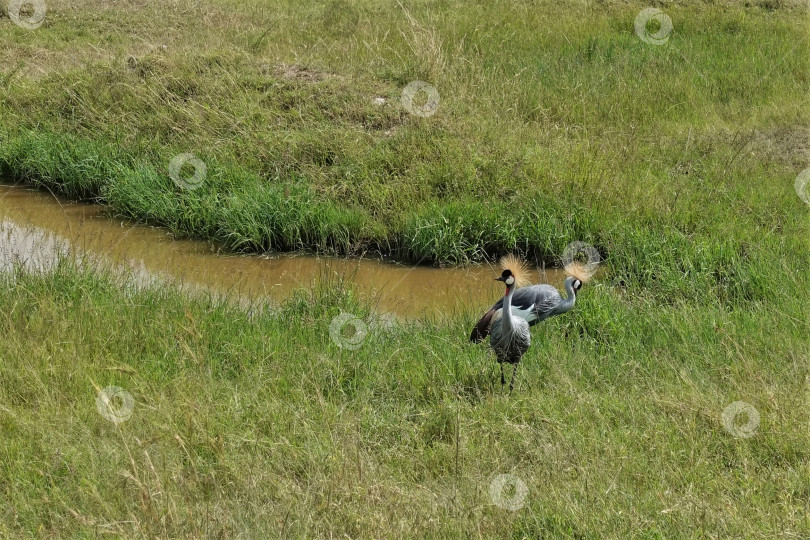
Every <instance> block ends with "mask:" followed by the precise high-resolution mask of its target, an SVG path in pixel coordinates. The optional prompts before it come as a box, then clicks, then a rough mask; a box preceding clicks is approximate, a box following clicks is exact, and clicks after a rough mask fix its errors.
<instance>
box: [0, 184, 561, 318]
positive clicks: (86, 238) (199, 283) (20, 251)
mask: <svg viewBox="0 0 810 540" xmlns="http://www.w3.org/2000/svg"><path fill="white" fill-rule="evenodd" d="M216 251H217V250H216V248H215V246H213V245H212V244H211V243H209V242H202V241H196V240H178V239H176V238H174V237H173V236H172V235H170V234H169V233H167V232H166V231H165V230H163V229H160V228H156V227H149V226H145V225H141V224H137V223H132V222H127V221H121V220H120V219H114V218H111V217H110V216H109V215H108V212H107V209H106V208H105V207H104V206H101V205H93V204H83V203H73V202H67V201H64V200H61V199H58V198H56V197H54V196H52V195H50V194H48V193H46V192H43V191H37V190H32V189H29V188H26V187H21V186H12V185H2V184H0V269H4V270H5V269H8V268H11V267H12V266H13V265H14V264H22V265H23V266H25V267H27V268H30V269H47V268H49V267H51V266H52V265H53V264H54V263H55V262H56V261H57V260H58V258H59V256H60V254H62V255H69V256H77V257H79V258H81V259H82V260H85V261H88V260H89V261H95V262H100V261H103V262H105V263H108V264H111V265H112V266H113V267H115V268H124V269H127V270H128V272H127V274H128V275H131V276H133V277H134V278H135V279H136V281H137V282H139V283H148V282H151V281H171V282H175V283H177V284H179V285H181V286H182V287H183V288H191V289H200V290H207V291H211V292H214V293H218V294H224V295H226V296H233V297H234V298H239V299H242V300H244V299H252V300H260V301H261V300H270V301H271V302H281V301H283V300H284V299H285V298H287V297H289V296H290V294H291V293H292V291H293V290H295V289H296V288H305V289H311V288H312V287H314V286H315V285H316V284H317V283H318V282H319V281H320V280H323V279H331V280H335V279H340V278H343V279H346V280H347V281H351V282H352V283H354V285H355V289H356V291H357V292H358V293H359V294H360V295H361V296H363V297H365V298H367V299H370V300H373V301H374V302H375V305H376V306H377V311H379V312H381V313H390V314H392V315H395V316H397V317H405V318H413V317H418V316H423V315H428V316H441V315H443V314H448V313H453V312H457V311H467V310H471V311H473V312H478V311H482V310H484V309H485V308H487V307H488V306H489V305H491V304H492V303H493V302H494V301H495V300H497V299H498V298H499V296H500V295H501V294H503V289H502V285H501V284H500V283H498V282H496V281H494V278H495V277H496V276H497V275H499V274H500V269H499V268H496V267H495V266H491V265H482V266H474V267H469V268H432V267H426V266H408V265H396V264H391V263H387V262H382V261H379V260H369V259H341V258H333V257H316V256H311V255H273V256H256V255H234V254H221V253H217V252H216ZM533 272H534V273H535V274H536V276H535V279H534V280H533V281H534V282H535V283H551V284H552V285H555V286H557V287H560V286H561V284H562V281H563V279H564V277H565V274H564V271H562V270H557V269H546V270H540V269H538V270H535V271H533Z"/></svg>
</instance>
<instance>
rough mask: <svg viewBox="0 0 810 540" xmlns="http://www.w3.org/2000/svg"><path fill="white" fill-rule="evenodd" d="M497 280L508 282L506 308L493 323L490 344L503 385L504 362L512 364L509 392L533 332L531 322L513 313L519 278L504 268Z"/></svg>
mask: <svg viewBox="0 0 810 540" xmlns="http://www.w3.org/2000/svg"><path fill="white" fill-rule="evenodd" d="M495 280H496V281H503V282H504V283H505V284H506V295H505V296H504V297H503V305H504V309H503V312H502V315H501V316H500V317H498V318H497V320H496V321H495V322H493V323H492V335H490V337H489V346H490V347H492V350H493V351H495V356H496V357H497V359H498V363H499V364H500V365H501V387H503V385H504V383H505V381H504V379H503V363H504V362H508V363H510V364H512V380H511V381H510V382H509V392H512V388H513V387H514V385H515V372H516V371H517V365H518V363H519V362H520V359H521V358H523V355H524V354H526V351H528V350H529V346H530V345H531V344H532V334H531V332H529V323H528V322H526V320H525V319H522V318H520V317H515V316H513V315H512V310H511V309H510V308H511V306H512V295H513V293H514V292H515V289H516V288H517V280H516V279H515V276H514V275H512V271H511V270H508V269H507V270H504V271H503V273H502V274H501V277H497V278H495Z"/></svg>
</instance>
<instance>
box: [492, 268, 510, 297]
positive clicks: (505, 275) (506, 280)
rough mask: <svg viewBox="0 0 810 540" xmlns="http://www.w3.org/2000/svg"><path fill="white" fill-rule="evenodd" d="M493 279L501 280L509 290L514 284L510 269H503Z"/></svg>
mask: <svg viewBox="0 0 810 540" xmlns="http://www.w3.org/2000/svg"><path fill="white" fill-rule="evenodd" d="M495 281H503V282H504V283H505V284H506V291H507V292H509V289H511V288H512V287H514V286H515V276H514V274H512V271H511V270H504V271H503V272H502V273H501V275H500V277H496V278H495Z"/></svg>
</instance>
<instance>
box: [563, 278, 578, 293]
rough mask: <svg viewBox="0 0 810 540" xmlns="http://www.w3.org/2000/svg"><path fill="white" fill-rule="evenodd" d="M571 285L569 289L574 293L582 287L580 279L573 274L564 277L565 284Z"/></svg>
mask: <svg viewBox="0 0 810 540" xmlns="http://www.w3.org/2000/svg"><path fill="white" fill-rule="evenodd" d="M569 285H570V286H571V289H573V291H574V292H575V293H576V292H578V291H579V290H580V289H581V288H582V280H581V279H579V278H575V277H574V276H568V277H567V278H565V286H566V288H568V286H569Z"/></svg>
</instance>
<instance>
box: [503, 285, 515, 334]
mask: <svg viewBox="0 0 810 540" xmlns="http://www.w3.org/2000/svg"><path fill="white" fill-rule="evenodd" d="M514 292H515V285H514V284H513V285H507V288H506V296H505V297H504V299H503V315H502V316H503V322H504V325H505V328H504V329H508V330H507V331H509V332H511V331H512V328H514V323H513V321H512V293H514Z"/></svg>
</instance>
